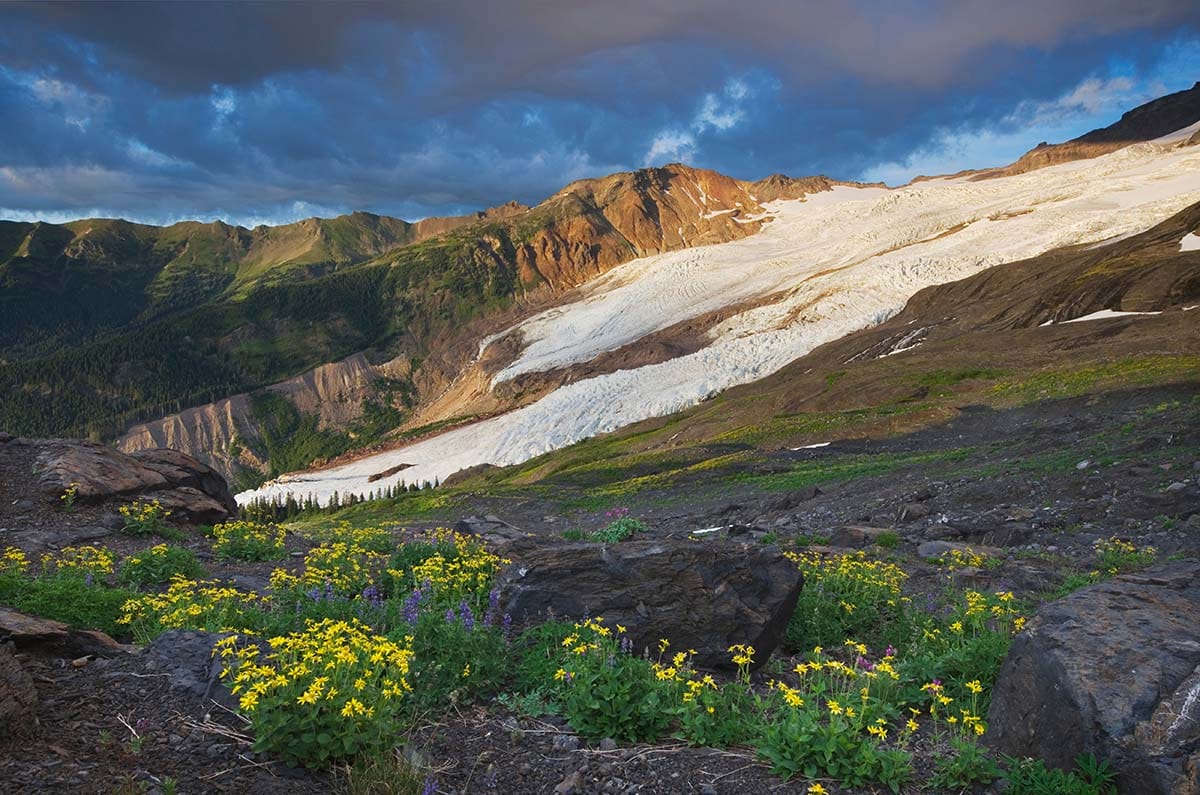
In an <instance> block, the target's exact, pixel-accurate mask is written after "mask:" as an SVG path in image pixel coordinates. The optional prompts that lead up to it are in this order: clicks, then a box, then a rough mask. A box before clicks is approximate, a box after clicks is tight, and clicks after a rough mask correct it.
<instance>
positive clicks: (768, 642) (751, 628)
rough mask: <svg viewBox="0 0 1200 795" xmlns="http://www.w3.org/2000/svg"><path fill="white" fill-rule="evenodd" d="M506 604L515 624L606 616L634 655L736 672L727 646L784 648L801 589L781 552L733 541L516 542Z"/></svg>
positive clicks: (761, 652)
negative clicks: (690, 659)
mask: <svg viewBox="0 0 1200 795" xmlns="http://www.w3.org/2000/svg"><path fill="white" fill-rule="evenodd" d="M504 554H505V555H507V556H508V557H509V558H511V559H512V560H513V564H512V565H511V566H509V568H508V570H507V571H506V573H505V575H504V576H503V578H502V580H501V585H500V588H501V600H502V603H503V605H504V609H505V611H506V612H508V613H510V614H511V615H512V616H513V617H514V618H515V619H517V620H529V619H537V618H542V619H544V618H548V617H551V616H554V617H557V618H565V619H580V618H583V617H585V616H593V617H594V616H603V617H604V618H605V619H606V622H607V624H608V626H610V627H611V626H614V625H616V624H621V625H623V626H625V627H627V628H628V632H629V636H630V637H631V638H632V640H633V643H634V649H635V650H637V651H639V652H640V651H641V650H642V649H643V648H646V647H649V648H654V647H656V646H657V644H658V639H659V638H668V639H670V641H671V648H672V649H674V650H680V649H695V650H696V651H697V652H698V654H697V656H696V664H697V665H699V666H701V667H705V668H729V667H731V665H732V664H731V663H730V659H729V657H730V655H729V652H728V648H729V647H730V646H732V645H734V644H737V643H744V644H749V645H751V646H754V648H755V650H756V652H757V653H756V655H755V663H756V664H762V663H763V662H765V661H766V659H767V657H768V656H769V655H770V653H771V651H772V650H773V649H774V648H775V647H776V646H778V645H779V641H780V639H781V638H782V637H783V633H784V630H785V628H786V627H787V622H788V619H789V618H790V617H791V615H792V611H793V610H794V609H795V607H796V599H797V598H798V597H799V596H800V588H801V586H802V584H803V580H802V577H801V575H800V572H799V571H798V570H797V568H796V565H795V564H794V563H792V562H791V561H789V560H787V559H786V558H785V557H783V555H781V554H780V553H779V551H778V550H777V549H773V548H770V547H763V546H762V545H761V544H741V543H737V542H733V541H711V542H710V541H704V542H697V541H625V542H622V543H620V544H612V545H601V544H591V543H580V544H557V545H539V544H537V543H536V542H534V541H532V540H524V541H517V542H514V543H513V544H512V545H511V546H510V547H508V548H507V549H506V550H505V552H504Z"/></svg>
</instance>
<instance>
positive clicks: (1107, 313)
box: [1042, 309, 1162, 326]
mask: <svg viewBox="0 0 1200 795" xmlns="http://www.w3.org/2000/svg"><path fill="white" fill-rule="evenodd" d="M1161 314H1162V312H1121V311H1119V310H1116V309H1101V310H1100V311H1099V312H1092V313H1091V314H1090V315H1084V316H1083V317H1075V318H1071V319H1070V320H1059V321H1057V322H1055V321H1049V322H1047V323H1043V324H1042V325H1043V326H1056V325H1057V326H1061V325H1064V324H1066V323H1082V322H1084V321H1085V320H1106V319H1108V318H1110V317H1130V316H1132V315H1161Z"/></svg>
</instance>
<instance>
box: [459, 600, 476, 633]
mask: <svg viewBox="0 0 1200 795" xmlns="http://www.w3.org/2000/svg"><path fill="white" fill-rule="evenodd" d="M458 614H459V616H461V617H462V623H463V629H465V630H466V631H467V632H473V631H474V630H475V613H473V612H472V611H471V606H470V605H469V604H467V600H466V599H463V600H462V601H461V602H459V603H458Z"/></svg>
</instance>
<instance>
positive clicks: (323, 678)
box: [214, 619, 413, 726]
mask: <svg viewBox="0 0 1200 795" xmlns="http://www.w3.org/2000/svg"><path fill="white" fill-rule="evenodd" d="M410 641H411V639H410ZM237 643H238V636H237V635H233V636H230V637H228V638H224V639H222V640H220V641H218V643H217V647H216V650H215V652H214V653H215V654H217V655H219V656H220V657H221V658H222V659H226V660H229V663H228V664H227V665H226V667H225V668H224V670H222V672H221V675H222V677H224V678H227V679H229V678H231V679H232V682H233V686H232V690H233V692H234V693H235V694H239V695H240V700H239V705H240V707H241V709H242V710H243V711H244V712H247V713H249V714H250V715H252V716H253V715H255V713H256V712H257V711H258V710H259V709H260V708H262V707H264V706H268V705H269V708H270V709H271V710H272V711H275V710H283V711H284V712H291V713H297V714H302V715H304V716H305V717H307V718H315V719H316V723H317V725H318V726H326V725H328V724H329V723H330V720H331V719H340V720H344V721H350V722H352V723H359V722H362V721H369V720H370V719H372V718H374V717H375V715H376V709H377V708H378V709H383V710H387V711H389V712H394V709H392V704H393V702H398V701H399V700H400V699H402V698H403V697H404V696H405V695H406V694H407V693H410V692H412V686H411V685H410V684H409V682H408V673H409V666H410V663H411V661H412V657H413V652H412V650H411V649H410V648H408V647H407V646H404V645H401V644H398V643H396V642H394V641H391V640H389V639H388V638H386V637H384V636H382V635H376V634H375V633H374V632H373V631H372V630H371V629H370V628H369V627H368V626H366V625H365V624H362V623H360V622H358V621H350V622H346V621H334V620H332V619H326V620H324V621H321V622H319V623H310V624H309V625H308V627H306V628H305V629H304V630H301V631H299V632H293V633H290V634H288V635H285V636H282V637H276V638H271V639H270V645H271V652H270V653H269V654H268V655H267V657H266V660H265V662H260V661H259V656H260V651H259V648H258V647H257V646H254V645H248V646H244V647H242V648H241V649H239V648H237ZM230 658H232V659H230Z"/></svg>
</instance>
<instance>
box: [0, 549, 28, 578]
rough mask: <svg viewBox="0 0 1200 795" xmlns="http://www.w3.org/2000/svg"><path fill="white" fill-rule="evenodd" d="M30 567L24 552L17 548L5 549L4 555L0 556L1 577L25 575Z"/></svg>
mask: <svg viewBox="0 0 1200 795" xmlns="http://www.w3.org/2000/svg"><path fill="white" fill-rule="evenodd" d="M28 567H29V559H28V558H27V557H25V553H24V552H22V551H21V550H19V549H17V548H16V547H5V549H4V554H2V555H0V575H4V574H24V573H25V569H26V568H28Z"/></svg>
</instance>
